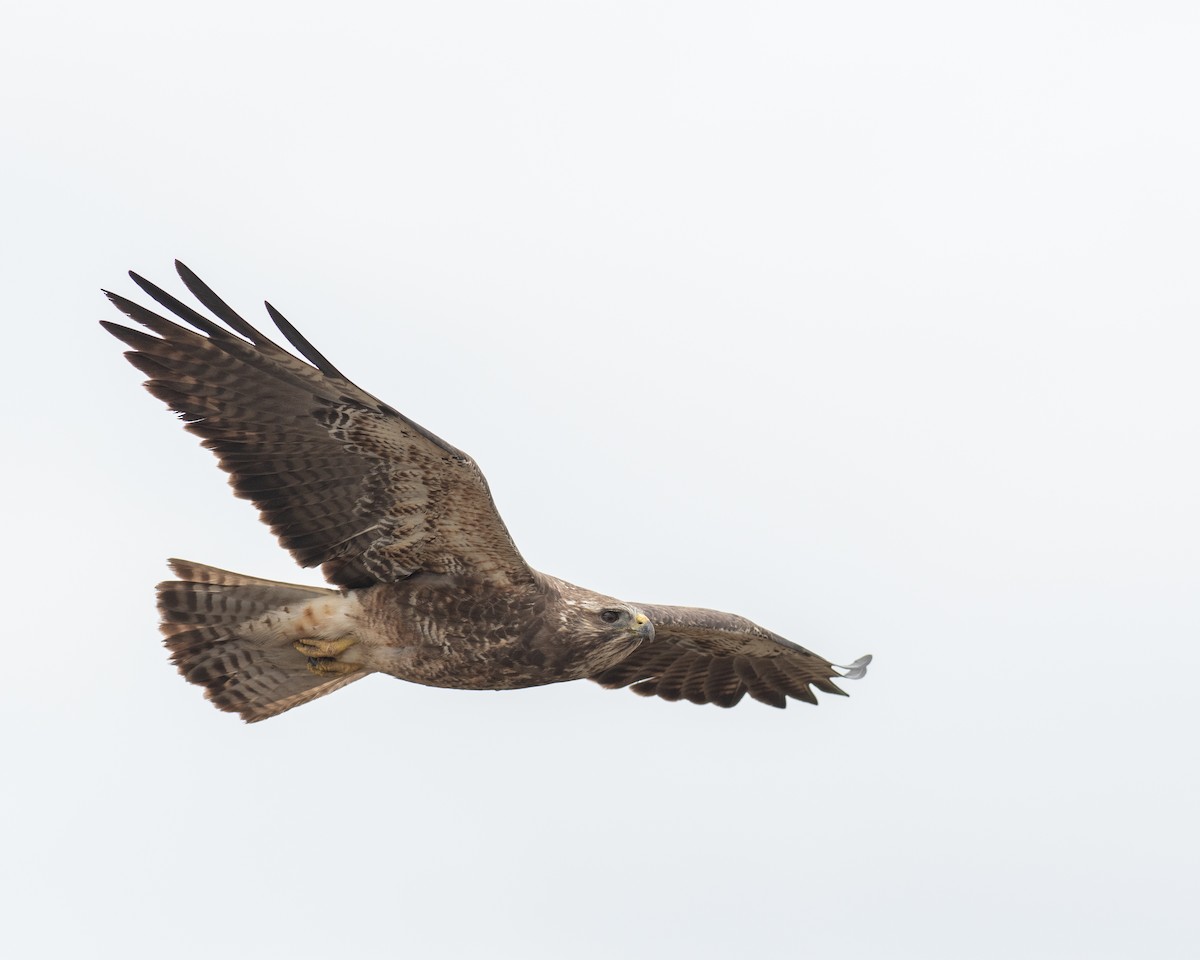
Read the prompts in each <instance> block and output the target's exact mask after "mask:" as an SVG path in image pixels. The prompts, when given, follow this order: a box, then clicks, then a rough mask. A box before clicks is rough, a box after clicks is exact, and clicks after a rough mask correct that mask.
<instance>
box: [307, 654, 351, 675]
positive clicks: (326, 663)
mask: <svg viewBox="0 0 1200 960" xmlns="http://www.w3.org/2000/svg"><path fill="white" fill-rule="evenodd" d="M356 670H358V666H357V664H353V663H342V661H340V660H331V659H330V658H329V657H309V658H308V672H309V673H315V674H316V675H317V676H318V677H344V676H345V675H346V674H348V673H354V672H355V671H356Z"/></svg>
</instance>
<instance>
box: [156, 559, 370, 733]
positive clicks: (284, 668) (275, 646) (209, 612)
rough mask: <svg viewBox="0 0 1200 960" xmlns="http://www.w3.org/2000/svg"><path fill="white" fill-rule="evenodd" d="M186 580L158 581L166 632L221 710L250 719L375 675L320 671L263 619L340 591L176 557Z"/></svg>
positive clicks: (174, 565) (179, 658) (182, 668)
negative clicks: (265, 625) (329, 674)
mask: <svg viewBox="0 0 1200 960" xmlns="http://www.w3.org/2000/svg"><path fill="white" fill-rule="evenodd" d="M169 564H170V567H171V571H172V573H174V574H175V576H177V577H179V579H178V580H168V581H165V582H163V583H160V584H159V585H158V610H159V613H160V614H161V615H162V623H161V629H162V632H163V636H164V637H165V638H166V640H165V641H164V642H165V643H166V646H167V648H168V649H169V650H170V651H171V660H172V662H174V663H175V665H176V666H177V667H178V668H179V672H180V673H181V674H183V676H184V677H185V678H186V679H187V680H188V681H190V682H191V683H195V684H199V685H200V686H202V687H204V688H205V696H206V697H208V699H209V700H211V701H212V702H213V704H214V705H215V706H216V707H218V708H219V709H221V710H228V711H230V712H232V713H237V714H240V715H241V717H242V719H243V720H245V721H246V722H247V723H253V722H255V721H258V720H265V719H267V718H268V717H273V716H276V715H277V714H280V713H283V712H284V711H285V710H290V709H291V708H292V707H298V706H300V705H301V704H302V703H307V702H308V701H310V700H315V699H316V698H317V697H323V696H325V694H327V693H332V692H333V691H334V690H337V689H338V688H339V687H344V686H345V685H346V684H348V683H353V682H354V681H355V680H358V679H359V678H361V677H364V676H366V675H367V671H365V670H364V671H358V672H356V673H351V674H348V675H345V676H339V677H333V678H330V677H322V676H317V675H315V674H313V673H311V672H309V670H308V665H307V661H306V659H305V657H304V656H303V655H301V654H300V653H298V652H297V651H296V650H295V649H294V648H293V647H292V645H291V643H290V641H287V640H283V641H280V640H279V639H278V636H277V634H275V633H274V632H273V631H271V630H269V629H263V618H265V617H268V616H269V615H270V614H272V613H273V612H274V611H280V610H281V608H285V607H288V606H289V605H294V604H299V603H305V602H307V601H309V600H315V599H318V598H320V597H326V596H329V595H330V594H334V595H336V594H337V593H338V591H336V590H327V589H324V588H321V587H306V586H301V585H298V584H294V583H281V582H279V581H276V580H262V579H259V578H258V577H248V576H244V575H243V574H240V573H231V572H230V571H228V570H219V569H217V568H216V567H209V566H205V565H204V564H199V563H192V562H191V561H188V560H171V561H169Z"/></svg>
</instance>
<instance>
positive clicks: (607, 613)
mask: <svg viewBox="0 0 1200 960" xmlns="http://www.w3.org/2000/svg"><path fill="white" fill-rule="evenodd" d="M600 619H601V620H603V621H604V622H605V623H616V622H617V621H618V620H620V619H621V611H620V610H601V611H600Z"/></svg>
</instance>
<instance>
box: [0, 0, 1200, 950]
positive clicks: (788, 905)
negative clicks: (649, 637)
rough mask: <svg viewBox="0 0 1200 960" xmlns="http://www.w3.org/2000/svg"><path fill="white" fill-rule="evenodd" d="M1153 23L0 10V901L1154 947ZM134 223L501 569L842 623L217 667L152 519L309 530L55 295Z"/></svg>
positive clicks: (1178, 419) (80, 286)
mask: <svg viewBox="0 0 1200 960" xmlns="http://www.w3.org/2000/svg"><path fill="white" fill-rule="evenodd" d="M1197 49H1200V13H1198V12H1197V7H1196V5H1195V4H1192V3H1182V2H1180V3H1144V2H1143V3H1136V4H1135V3H1088V4H1083V3H1064V2H1047V0H1039V2H1037V3H1011V2H1009V3H1004V4H987V5H984V4H961V3H929V2H919V0H918V2H914V3H908V4H896V3H867V2H861V3H854V2H849V3H846V2H839V3H825V4H802V3H778V4H772V3H754V2H742V3H736V4H735V3H724V4H713V3H699V2H690V3H655V2H647V0H641V2H637V3H622V2H595V3H586V2H565V0H559V2H544V3H523V2H506V3H456V2H442V3H428V4H410V3H398V4H389V5H386V6H385V5H372V4H357V3H353V2H346V3H340V4H337V5H336V6H332V5H331V6H325V5H314V4H287V5H283V4H244V3H226V2H214V3H209V4H206V5H204V6H203V7H195V6H191V7H187V6H180V5H164V4H160V3H148V2H147V3H129V2H122V0H116V2H114V3H107V4H94V3H87V4H84V3H80V2H77V0H65V2H62V3H57V4H49V3H47V4H40V5H37V6H36V9H35V6H34V5H33V4H25V5H22V7H21V9H17V10H6V12H5V13H4V14H2V15H0V119H2V121H3V122H2V123H0V157H2V160H0V163H2V164H3V169H4V172H5V175H4V178H3V180H4V183H5V187H4V188H3V195H2V197H0V200H2V217H0V219H2V221H3V229H0V243H2V244H3V248H2V251H0V252H2V254H3V256H2V257H0V264H2V267H0V269H2V270H3V277H4V290H5V304H6V315H7V326H6V331H7V337H6V347H7V350H6V356H7V365H8V371H9V374H8V376H9V386H8V388H7V390H6V396H7V404H6V413H7V416H6V423H7V426H6V428H5V437H6V447H7V448H8V451H9V455H8V457H7V458H6V463H7V464H8V470H7V477H8V480H7V490H6V492H7V494H8V496H7V502H8V503H9V504H11V509H10V510H9V511H8V514H7V516H6V523H5V527H6V537H7V543H8V550H7V551H6V553H5V558H4V573H5V582H6V583H7V585H8V588H9V591H10V592H9V597H8V604H7V607H8V621H9V627H8V630H7V631H6V641H7V656H6V657H5V661H4V662H5V663H6V664H7V667H8V670H9V682H8V683H7V685H6V689H5V692H4V694H3V697H2V699H0V718H2V723H3V737H2V738H0V757H2V761H3V770H4V775H3V784H2V785H0V822H2V823H3V827H0V904H2V905H3V906H2V907H0V914H3V916H4V919H3V922H2V923H0V953H3V955H5V956H14V957H16V956H19V957H23V958H24V957H63V956H77V957H85V956H114V957H115V956H121V957H131V956H132V957H138V956H158V957H161V956H170V957H179V958H191V957H212V956H231V957H240V956H247V957H248V956H264V957H273V956H280V957H282V956H286V957H289V958H293V960H302V958H309V957H313V958H317V957H321V958H328V957H331V956H347V957H356V958H358V957H362V958H374V957H381V958H382V957H393V956H402V955H403V956H414V957H461V956H478V957H490V958H516V960H538V958H555V957H563V956H570V957H580V958H610V957H615V956H634V957H641V956H647V957H649V956H654V957H671V956H688V957H697V958H706V957H730V956H771V957H792V956H800V955H819V956H823V957H836V958H864V960H879V958H888V960H892V958H916V960H936V958H948V960H949V958H952V960H961V958H972V960H974V958H1005V960H1007V958H1012V957H1023V958H1026V957H1034V958H1039V957H1045V958H1075V957H1079V958H1088V960H1094V958H1108V957H1111V958H1128V957H1132V956H1153V957H1156V958H1174V957H1180V958H1182V957H1191V956H1195V950H1196V943H1197V940H1198V938H1200V937H1198V935H1200V921H1197V919H1196V909H1195V900H1196V875H1197V868H1198V862H1197V861H1198V859H1200V857H1198V853H1200V842H1198V836H1197V834H1198V831H1197V827H1196V825H1195V823H1194V816H1195V810H1196V809H1198V808H1200V789H1198V788H1200V772H1198V765H1197V762H1196V747H1195V739H1196V731H1197V722H1198V719H1200V717H1198V712H1200V711H1198V710H1197V706H1196V694H1195V686H1194V678H1195V677H1196V675H1197V671H1198V669H1200V653H1198V647H1200V644H1198V642H1197V641H1198V639H1200V591H1198V590H1197V585H1198V583H1200V507H1198V505H1197V490H1198V489H1200V453H1198V452H1197V439H1198V437H1197V432H1198V416H1197V411H1198V410H1200V376H1198V375H1197V367H1198V362H1200V286H1198V284H1197V276H1198V272H1197V271H1198V264H1200V185H1198V184H1200V173H1198V171H1200V124H1198V121H1197V113H1196V95H1197V91H1198V90H1200V59H1198V58H1197V56H1196V51H1197ZM176 257H178V258H180V259H182V260H184V261H185V262H186V263H188V264H189V265H190V266H191V267H192V268H193V269H194V270H196V272H197V273H199V274H200V276H201V277H203V278H204V279H205V280H206V281H207V282H208V283H209V284H210V285H211V286H213V287H214V288H215V289H216V291H217V292H218V293H219V294H221V295H222V296H223V297H224V298H225V299H227V300H228V301H229V302H230V303H231V304H233V305H234V306H235V307H237V308H239V309H240V310H242V312H243V313H244V314H245V315H246V316H247V317H248V318H249V319H251V320H252V322H255V323H258V322H259V321H260V320H262V321H263V322H264V323H265V315H264V313H263V311H262V308H261V301H262V300H263V299H264V298H266V299H270V300H271V302H272V303H274V304H275V305H276V306H277V307H279V308H280V309H281V310H282V311H283V313H284V314H285V315H287V316H288V318H289V319H290V320H292V322H293V323H295V324H296V326H297V327H299V329H300V330H301V331H303V332H304V333H305V334H306V335H307V336H308V338H309V339H310V340H311V341H312V342H313V343H314V344H315V345H316V346H317V347H318V349H320V350H322V351H323V352H324V353H325V354H326V355H327V356H328V357H329V358H330V360H332V362H333V363H335V364H336V365H338V366H339V367H340V368H341V369H343V370H344V371H345V372H346V373H347V374H348V375H349V376H350V377H351V378H352V379H354V380H355V381H356V382H358V383H359V384H361V385H362V386H364V387H365V388H367V389H369V390H371V391H373V392H375V393H376V394H378V395H379V396H381V397H382V398H383V399H385V400H386V401H388V402H389V403H391V404H392V405H394V406H396V407H397V408H399V409H400V410H402V411H404V412H405V413H406V414H408V415H409V416H411V417H413V418H414V419H416V420H417V421H418V422H420V423H421V424H423V425H424V426H426V427H428V428H429V429H431V430H433V431H434V432H436V433H437V434H439V435H440V436H443V437H445V438H446V439H447V440H449V441H450V442H451V443H453V444H455V445H456V446H458V447H461V448H462V449H464V450H466V451H468V452H469V453H470V454H471V455H472V456H474V457H475V459H476V460H477V461H478V462H479V463H480V465H481V466H482V468H483V469H484V471H485V472H486V473H487V476H488V479H489V481H490V483H491V487H492V491H493V494H494V496H495V499H496V501H497V504H498V506H499V509H500V511H501V512H502V514H503V516H504V518H505V520H506V522H507V523H508V526H509V528H510V530H511V531H512V533H513V535H514V537H515V539H516V541H517V543H518V545H519V547H520V548H521V550H522V551H523V553H524V554H525V556H526V558H527V559H528V560H529V561H530V562H531V563H532V564H533V565H534V566H536V567H538V568H539V569H542V570H545V571H546V572H549V573H552V574H555V575H557V576H560V577H563V578H565V579H568V580H571V581H574V582H576V583H580V584H583V585H585V586H588V587H591V588H593V589H596V590H601V591H604V592H607V593H610V594H612V595H615V596H619V597H622V598H625V599H628V600H631V601H635V602H636V601H644V602H661V603H685V604H696V605H701V606H708V607H716V608H719V609H723V610H729V611H733V612H736V613H740V614H743V615H745V616H747V617H750V618H751V619H753V620H755V621H757V622H758V623H761V624H763V625H764V626H767V627H769V628H771V629H773V630H775V631H777V632H779V633H781V634H783V635H785V636H787V637H789V638H791V639H792V640H795V641H797V642H799V643H802V644H804V645H806V646H809V647H811V648H812V649H814V650H816V651H817V652H818V653H820V654H822V655H823V656H826V657H828V658H830V659H832V660H834V661H836V662H840V663H848V662H849V661H850V660H852V659H854V658H855V657H857V656H859V655H860V654H863V653H873V654H874V655H875V663H874V664H873V665H872V668H871V671H870V674H869V675H868V676H867V678H866V679H864V680H862V681H859V682H856V683H848V684H847V690H848V691H849V692H850V694H851V697H850V698H849V699H848V700H842V699H840V698H830V697H825V698H823V702H822V705H821V706H820V707H818V708H815V709H814V708H812V707H810V706H807V705H805V704H793V705H792V706H791V707H790V708H789V709H788V710H786V711H777V710H772V709H770V708H769V707H766V706H763V705H761V704H757V703H753V702H750V701H744V702H743V703H742V704H741V705H739V706H738V707H737V708H736V709H734V710H731V711H722V710H719V709H717V708H714V707H697V706H693V705H691V704H688V703H677V704H670V703H665V702H661V701H657V700H653V701H647V700H642V699H640V698H638V697H636V696H634V695H633V694H631V693H629V692H628V691H611V692H610V691H604V690H601V689H600V688H599V687H597V686H595V685H594V684H589V683H582V682H581V683H573V684H564V685H560V686H556V687H546V688H541V689H536V690H527V691H518V692H509V693H468V692H458V691H445V690H433V689H425V688H421V687H417V686H413V685H409V684H405V683H402V682H400V681H397V680H393V679H390V678H387V677H372V678H370V679H368V680H365V681H363V682H361V683H358V684H355V685H354V686H352V687H350V688H348V689H346V690H344V691H340V692H338V693H336V694H334V695H333V696H331V697H329V698H327V699H324V700H321V701H319V702H316V703H313V704H310V705H307V706H305V707H302V708H300V709H297V710H295V711H293V712H291V713H288V714H286V715H284V716H282V717H279V718H277V719H274V720H270V721H267V722H265V723H262V724H258V725H255V726H245V725H243V724H242V723H241V722H240V721H239V720H238V719H237V718H236V717H233V716H231V715H225V714H221V713H219V712H217V711H216V710H214V709H213V708H212V707H211V706H210V705H209V704H207V703H206V702H205V701H204V699H203V697H202V694H201V691H200V690H199V689H198V688H195V687H191V686H189V685H187V684H186V683H185V682H184V681H183V679H182V678H180V677H179V676H177V675H176V674H175V672H174V670H173V668H172V667H171V666H170V664H169V663H168V662H167V659H166V655H165V653H164V651H163V649H162V647H161V645H160V642H159V638H158V633H157V629H156V616H155V611H154V604H153V586H154V584H155V583H156V582H157V581H158V580H160V579H163V578H164V577H165V575H166V573H167V571H166V567H165V564H164V560H165V558H167V557H169V556H181V557H186V558H189V559H193V560H198V561H201V562H205V563H210V564H214V565H217V566H221V567H226V568H229V569H233V570H238V571H243V572H246V573H250V574H255V575H259V576H266V577H272V578H276V579H282V580H297V581H300V582H305V583H318V582H320V576H319V573H318V572H317V571H311V570H310V571H302V570H299V569H297V568H296V567H295V565H294V564H293V563H292V561H291V559H290V558H289V556H288V555H287V554H286V553H285V552H284V551H283V550H282V549H281V548H279V547H278V545H277V544H276V543H275V541H274V539H273V538H272V536H271V534H270V532H269V531H268V530H267V529H266V528H265V527H264V526H262V525H261V524H259V523H258V522H257V520H256V518H255V513H254V510H253V508H252V507H251V506H250V505H249V504H247V503H244V502H242V501H238V500H236V499H235V498H234V497H233V496H232V495H231V493H230V491H229V489H228V487H227V486H226V484H225V482H224V478H223V476H222V474H221V473H220V471H219V470H218V469H217V468H216V465H215V462H214V461H213V459H212V457H211V456H210V455H209V454H208V453H207V452H206V451H203V450H202V449H200V447H199V444H198V443H197V442H196V440H195V439H194V438H192V437H190V436H188V435H187V434H186V433H185V432H184V431H183V429H182V428H181V427H180V426H179V424H178V423H176V422H174V421H173V418H172V417H171V416H170V415H169V414H168V413H167V412H166V410H165V409H164V408H163V407H162V405H161V404H160V403H159V402H158V401H156V400H154V399H153V398H151V397H150V396H149V395H148V394H146V393H145V392H144V391H143V390H142V389H141V388H140V387H139V385H138V384H139V380H140V377H139V375H138V374H137V373H136V371H134V370H132V369H131V368H130V367H129V366H128V365H127V364H126V363H125V362H124V360H122V358H121V356H120V350H121V347H120V345H119V344H118V343H117V342H116V341H114V340H112V338H110V337H108V336H107V335H106V334H104V333H103V332H102V331H101V329H100V327H99V326H98V325H97V321H99V320H101V319H119V318H118V316H117V315H116V313H115V311H113V310H112V309H111V308H110V307H109V306H108V305H107V303H106V302H105V301H104V299H103V298H102V296H101V295H100V293H99V289H100V288H101V287H106V288H110V289H113V290H115V291H117V292H119V293H123V294H125V295H134V294H136V292H137V291H136V288H135V287H134V286H133V284H132V283H131V282H130V281H129V280H128V279H127V278H126V277H125V271H126V270H127V269H130V268H132V269H135V270H137V271H138V272H139V273H142V274H144V275H145V276H147V277H149V278H150V279H152V280H155V281H156V282H158V283H160V284H162V285H164V286H166V287H167V288H168V289H170V290H172V291H174V292H176V293H181V291H182V286H181V285H180V284H179V283H178V281H177V280H176V279H174V275H173V271H172V268H171V262H172V260H173V259H174V258H176ZM14 374H15V383H13V376H14ZM14 614H15V620H14Z"/></svg>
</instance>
